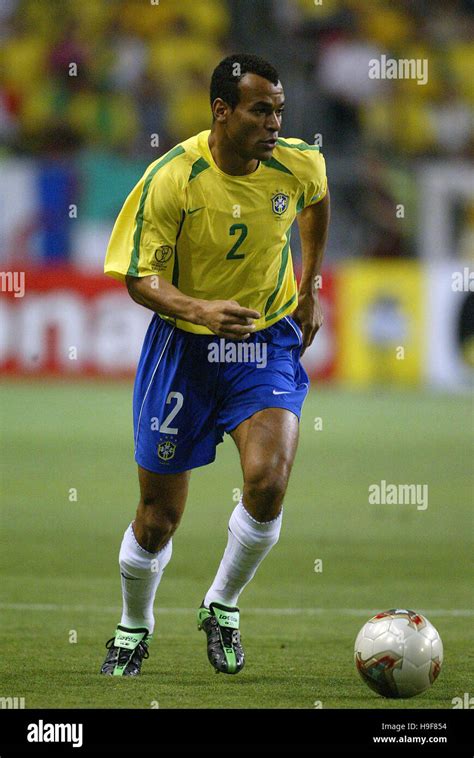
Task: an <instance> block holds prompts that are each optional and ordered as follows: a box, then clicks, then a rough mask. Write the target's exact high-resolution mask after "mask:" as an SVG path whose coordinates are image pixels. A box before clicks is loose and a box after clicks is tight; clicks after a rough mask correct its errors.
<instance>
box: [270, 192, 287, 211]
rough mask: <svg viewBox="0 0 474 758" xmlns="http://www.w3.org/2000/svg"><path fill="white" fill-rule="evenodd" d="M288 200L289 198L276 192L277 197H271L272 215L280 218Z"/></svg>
mask: <svg viewBox="0 0 474 758" xmlns="http://www.w3.org/2000/svg"><path fill="white" fill-rule="evenodd" d="M289 199H290V198H289V196H288V195H285V194H284V193H283V192H278V194H277V195H273V197H272V210H273V213H276V214H277V215H278V216H281V215H282V214H283V213H284V212H285V211H286V209H287V208H288V201H289Z"/></svg>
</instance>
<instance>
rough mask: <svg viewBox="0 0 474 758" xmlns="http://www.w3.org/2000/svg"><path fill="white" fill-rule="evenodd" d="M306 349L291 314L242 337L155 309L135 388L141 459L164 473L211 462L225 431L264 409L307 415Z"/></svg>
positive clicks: (137, 449)
mask: <svg viewBox="0 0 474 758" xmlns="http://www.w3.org/2000/svg"><path fill="white" fill-rule="evenodd" d="M301 347H302V335H301V330H300V328H299V326H297V324H296V322H295V321H293V319H292V318H291V317H290V316H285V317H284V318H282V319H280V321H277V323H276V324H273V325H272V326H270V327H269V328H268V329H262V330H260V331H258V332H255V334H252V335H251V336H250V337H249V338H248V339H247V340H242V341H239V342H234V341H232V340H226V339H223V338H219V337H217V336H216V335H206V334H192V333H190V332H185V331H183V330H182V329H178V328H176V327H175V326H173V325H172V324H169V323H168V322H167V321H165V320H164V319H162V318H160V317H159V316H158V315H157V314H155V316H154V317H153V319H152V321H151V323H150V326H149V327H148V331H147V333H146V336H145V341H144V343H143V348H142V352H141V356H140V361H139V364H138V369H137V375H136V379H135V386H134V391H133V422H134V430H135V460H136V461H137V463H138V464H139V465H140V466H142V467H143V468H145V469H148V470H149V471H156V472H157V473H164V474H166V473H168V474H171V473H179V472H181V471H186V470H188V469H192V468H196V467H198V466H205V465H206V464H207V463H211V462H212V461H213V460H214V459H215V457H216V447H217V445H218V444H219V443H220V442H222V440H223V437H224V432H227V433H228V432H231V431H232V430H233V429H235V428H236V427H237V426H238V425H239V424H240V423H241V422H242V421H244V420H245V419H247V418H249V417H250V416H252V415H253V414H254V413H256V412H257V411H261V410H262V409H263V408H286V409H288V410H289V411H292V412H293V413H294V414H295V415H296V416H297V417H298V419H299V417H300V414H301V408H302V406H303V402H304V400H305V397H306V395H307V393H308V388H309V379H308V375H307V373H306V371H305V370H304V368H303V366H302V365H301V363H300V360H299V358H300V353H301Z"/></svg>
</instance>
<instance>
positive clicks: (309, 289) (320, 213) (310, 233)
mask: <svg viewBox="0 0 474 758" xmlns="http://www.w3.org/2000/svg"><path fill="white" fill-rule="evenodd" d="M329 218H330V202H329V190H328V191H327V192H326V195H325V196H324V197H323V199H322V200H320V201H319V203H314V204H313V205H308V206H307V207H306V208H304V209H303V210H302V211H301V212H300V213H299V214H298V216H297V221H298V228H299V232H300V238H301V255H302V264H303V269H302V274H301V281H300V286H299V293H298V306H297V307H296V309H295V311H294V312H293V313H292V317H293V318H294V319H295V321H297V323H298V324H299V326H300V327H301V331H302V332H303V349H302V351H301V355H303V353H304V351H305V350H306V348H307V347H309V346H310V345H311V343H312V341H313V340H314V338H315V336H316V332H317V331H318V329H319V328H320V326H321V325H322V323H323V314H322V310H321V305H320V303H319V296H318V287H317V286H316V284H315V278H316V277H317V276H320V274H321V267H322V262H323V256H324V250H325V248H326V241H327V236H328V228H329Z"/></svg>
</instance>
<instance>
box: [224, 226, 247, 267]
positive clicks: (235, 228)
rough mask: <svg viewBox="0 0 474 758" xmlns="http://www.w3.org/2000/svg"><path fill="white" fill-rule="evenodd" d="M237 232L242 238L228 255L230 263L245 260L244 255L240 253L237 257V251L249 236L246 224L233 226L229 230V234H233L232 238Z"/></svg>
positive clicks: (227, 258)
mask: <svg viewBox="0 0 474 758" xmlns="http://www.w3.org/2000/svg"><path fill="white" fill-rule="evenodd" d="M237 232H240V237H239V238H238V240H236V242H235V244H234V245H232V247H231V249H230V250H229V252H228V253H227V255H226V260H228V261H236V260H239V259H242V258H245V254H244V253H239V254H238V255H237V250H238V249H239V247H240V246H241V244H242V242H243V241H244V239H245V238H246V236H247V234H248V229H247V226H246V224H232V226H231V227H230V229H229V234H232V236H234V235H235V234H236V233H237Z"/></svg>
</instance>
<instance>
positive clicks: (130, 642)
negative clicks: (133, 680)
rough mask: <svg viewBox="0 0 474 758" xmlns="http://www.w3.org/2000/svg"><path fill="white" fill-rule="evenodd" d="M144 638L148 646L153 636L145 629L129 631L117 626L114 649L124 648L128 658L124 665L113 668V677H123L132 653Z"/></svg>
mask: <svg viewBox="0 0 474 758" xmlns="http://www.w3.org/2000/svg"><path fill="white" fill-rule="evenodd" d="M144 638H146V641H147V644H149V643H150V642H151V640H152V638H153V635H152V634H148V632H147V630H146V629H137V630H135V631H129V630H127V629H125V628H124V627H123V626H120V625H118V626H117V629H116V631H115V640H114V645H115V646H116V647H120V648H124V649H125V650H130V655H129V656H128V658H127V660H126V661H125V663H123V664H122V665H121V666H119V665H117V666H115V668H114V671H113V676H123V674H124V671H125V669H126V668H127V666H128V664H129V661H130V659H131V657H132V655H133V651H134V650H135V648H136V647H137V645H138V644H139V643H140V642H141V641H142V640H143V639H144Z"/></svg>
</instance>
